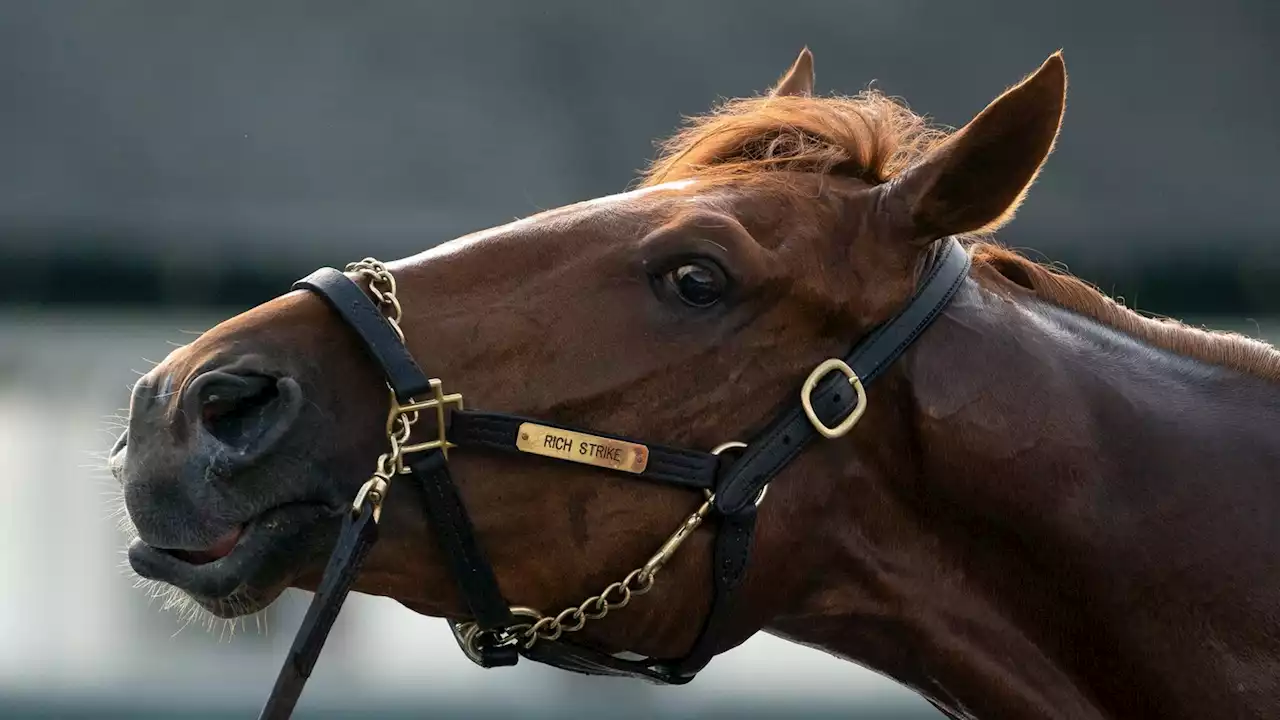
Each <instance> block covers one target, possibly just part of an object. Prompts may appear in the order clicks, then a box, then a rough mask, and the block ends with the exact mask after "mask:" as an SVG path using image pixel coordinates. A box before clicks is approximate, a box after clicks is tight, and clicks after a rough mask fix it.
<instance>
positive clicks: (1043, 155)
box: [878, 51, 1067, 242]
mask: <svg viewBox="0 0 1280 720" xmlns="http://www.w3.org/2000/svg"><path fill="white" fill-rule="evenodd" d="M1066 90H1067V70H1066V65H1065V64H1064V63H1063V61H1062V53H1061V51H1059V52H1056V53H1054V54H1053V55H1051V56H1050V57H1049V59H1048V60H1046V61H1045V62H1044V64H1043V65H1041V66H1040V69H1039V70H1037V71H1035V72H1034V73H1032V74H1031V75H1029V76H1027V77H1026V78H1025V79H1024V80H1023V81H1022V82H1020V83H1018V84H1017V85H1015V86H1014V87H1012V88H1011V89H1009V90H1007V91H1006V92H1005V93H1004V94H1003V95H1001V96H1000V97H998V98H996V99H995V100H994V101H992V103H991V104H990V105H988V106H987V107H986V108H985V109H984V110H983V111H982V112H981V113H979V114H978V116H977V117H975V118H974V119H973V120H972V121H970V122H969V124H968V125H965V126H964V127H963V128H961V129H960V130H959V131H958V132H956V133H955V134H954V135H952V136H951V137H949V138H947V139H946V140H945V141H943V142H942V143H941V144H940V145H939V146H938V147H936V148H934V149H933V150H932V151H930V152H929V153H928V154H927V155H926V156H925V157H924V158H922V159H921V160H920V161H918V162H917V163H915V164H914V165H912V166H910V167H908V168H907V169H906V170H904V171H902V172H901V173H900V174H899V175H898V176H897V177H895V178H894V179H893V180H891V181H890V182H889V183H886V184H885V185H882V186H880V188H878V191H879V192H882V193H884V197H883V198H882V199H883V200H885V201H887V202H886V204H885V205H883V207H886V208H888V212H889V213H891V214H893V215H899V214H901V215H902V216H903V217H901V218H894V222H895V224H896V222H898V221H899V220H901V221H903V222H907V223H909V224H910V225H911V226H912V227H913V228H914V231H915V239H916V240H917V241H921V242H930V241H933V240H937V239H938V238H942V237H947V236H948V235H957V234H960V233H967V232H975V231H980V230H994V229H996V228H997V227H999V226H1000V225H1003V224H1004V223H1006V222H1008V220H1009V219H1010V218H1012V217H1013V214H1014V212H1015V211H1016V210H1017V208H1018V205H1019V204H1021V202H1022V199H1023V197H1024V196H1025V195H1026V192H1027V189H1028V188H1029V187H1030V186H1031V183H1032V182H1033V181H1034V180H1035V178H1036V175H1037V174H1038V173H1039V172H1040V167H1041V166H1042V165H1043V164H1044V161H1045V159H1047V158H1048V157H1049V153H1050V152H1052V150H1053V145H1054V143H1055V142H1056V140H1057V137H1058V128H1059V127H1060V126H1061V124H1062V112H1063V107H1064V106H1065V104H1066Z"/></svg>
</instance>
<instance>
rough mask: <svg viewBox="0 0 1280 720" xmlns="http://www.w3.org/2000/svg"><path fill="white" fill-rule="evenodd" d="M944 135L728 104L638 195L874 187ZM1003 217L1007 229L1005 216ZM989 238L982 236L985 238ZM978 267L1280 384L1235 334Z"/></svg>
mask: <svg viewBox="0 0 1280 720" xmlns="http://www.w3.org/2000/svg"><path fill="white" fill-rule="evenodd" d="M948 135H949V132H948V131H947V130H945V129H942V128H938V127H935V126H931V125H930V124H929V123H928V121H927V120H926V119H925V118H924V117H921V116H920V115H917V114H916V113H914V112H912V111H911V110H910V109H908V108H907V107H906V106H905V105H903V104H901V103H900V102H899V101H897V100H895V99H891V98H888V97H886V96H884V95H882V94H881V93H879V92H876V91H873V90H867V91H864V92H862V93H860V94H858V95H856V96H852V97H840V96H829V97H814V96H791V95H784V96H762V97H751V98H738V99H733V100H729V101H727V102H725V103H723V104H722V105H720V106H719V107H718V108H716V109H714V110H712V111H711V112H710V113H708V114H706V115H701V116H695V117H690V118H686V119H685V125H684V126H683V127H682V128H681V129H680V130H679V131H678V132H676V134H674V135H673V136H672V137H671V138H669V139H668V140H666V141H665V142H663V143H661V144H660V145H659V148H660V153H659V155H658V157H657V158H656V159H655V160H654V162H652V163H651V164H650V166H649V168H648V169H647V171H646V172H644V173H643V175H642V176H641V182H640V186H641V187H646V186H653V185H658V184H661V183H664V182H669V181H673V180H684V179H691V178H694V177H696V178H698V179H699V180H701V181H710V182H715V181H722V180H732V179H738V180H742V179H749V178H750V177H752V176H764V175H766V174H767V173H771V172H809V173H823V174H832V175H841V176H847V177H855V178H859V179H861V180H863V181H865V182H867V183H870V184H873V185H878V184H881V183H884V182H887V181H889V180H890V179H891V178H893V176H894V175H895V174H897V173H898V172H900V171H902V170H903V169H905V168H907V167H909V166H910V165H911V164H912V163H913V162H915V161H916V160H917V159H919V158H920V157H922V156H924V155H926V154H927V153H928V152H929V151H930V150H931V149H933V148H934V147H935V146H936V145H937V144H938V143H940V142H942V141H943V140H945V139H946V138H947V137H948ZM1012 214H1013V213H1012V209H1011V212H1009V213H1006V215H1005V218H1004V219H1005V220H1006V221H1007V220H1008V219H1009V218H1010V217H1011V216H1012ZM994 229H995V228H986V229H984V230H983V233H982V236H983V237H988V236H989V234H990V233H991V232H992V231H993V230H994ZM965 243H966V245H967V246H968V247H969V249H970V252H971V253H972V255H973V258H974V263H975V266H985V267H989V268H991V269H992V270H994V271H995V272H997V273H999V274H1000V275H1002V276H1004V277H1005V278H1006V279H1008V280H1010V281H1011V282H1014V283H1016V284H1017V285H1019V286H1021V287H1023V288H1024V289H1026V290H1028V291H1030V292H1032V293H1034V295H1035V296H1036V297H1037V298H1039V299H1040V300H1042V301H1045V302H1048V303H1051V304H1054V305H1057V306H1059V307H1061V308H1064V309H1066V310H1069V311H1071V312H1075V313H1078V314H1080V315H1084V316H1086V317H1089V318H1091V319H1093V320H1094V321H1096V322H1099V323H1102V324H1104V325H1107V326H1109V327H1111V328H1113V329H1115V330H1117V331H1120V332H1123V333H1125V334H1127V335H1129V336H1131V337H1134V338H1136V339H1139V340H1142V341H1144V342H1147V343H1148V344H1150V345H1153V346H1155V347H1159V348H1162V349H1164V350H1167V351H1170V352H1173V353H1176V354H1179V355H1184V356H1187V357H1191V358H1194V359H1197V360H1200V361H1202V362H1206V363H1209V364H1213V365H1219V366H1224V367H1228V368H1232V369H1235V370H1238V371H1240V372H1244V373H1249V374H1253V375H1257V376H1260V377H1262V378H1264V379H1268V380H1272V381H1280V352H1277V351H1276V349H1275V348H1274V347H1272V346H1271V345H1270V344H1268V343H1266V342H1263V341H1260V340H1256V339H1253V338H1250V337H1246V336H1244V335H1241V334H1239V333H1234V332H1228V331H1217V330H1205V329H1200V328H1194V327H1191V326H1189V325H1186V324H1184V323H1182V322H1179V321H1177V320H1174V319H1170V318H1157V317H1150V316H1147V315H1142V314H1139V313H1138V312H1136V311H1134V310H1132V309H1130V308H1128V307H1126V306H1125V305H1123V304H1122V303H1120V302H1117V301H1116V300H1114V299H1112V298H1110V297H1108V296H1107V295H1106V294H1104V293H1103V292H1101V291H1100V290H1099V289H1098V288H1096V287H1094V286H1093V285H1090V284H1088V283H1086V282H1084V281H1083V280H1080V279H1078V278H1076V277H1074V276H1072V275H1070V274H1067V273H1066V272H1064V271H1062V270H1060V269H1057V268H1051V267H1048V266H1045V265H1042V264H1040V263H1037V262H1035V261H1033V260H1030V259H1028V258H1026V257H1024V256H1022V255H1020V254H1018V253H1016V252H1014V251H1012V250H1009V249H1007V248H1005V247H1003V246H1000V245H998V244H996V243H994V242H989V241H984V240H979V239H976V238H965Z"/></svg>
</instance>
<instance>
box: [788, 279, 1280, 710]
mask: <svg viewBox="0 0 1280 720" xmlns="http://www.w3.org/2000/svg"><path fill="white" fill-rule="evenodd" d="M877 390H878V391H880V392H878V393H877V395H876V397H874V398H873V400H872V402H873V403H877V404H878V405H879V406H880V412H879V417H878V418H877V419H876V421H875V423H876V424H875V425H874V426H873V427H875V428H876V430H877V432H875V434H874V437H872V436H870V435H868V436H866V437H862V438H860V439H857V440H854V441H853V442H850V443H848V444H846V445H845V446H843V448H842V449H841V451H840V452H841V453H843V454H844V457H843V458H841V459H834V456H835V455H836V454H838V453H837V452H836V451H835V450H833V449H830V448H828V449H825V450H823V451H822V452H821V453H819V457H817V458H814V459H813V460H812V464H811V465H810V468H809V470H808V471H807V472H813V473H816V472H823V471H825V472H826V473H827V477H828V479H833V481H834V483H835V485H836V486H837V487H841V488H843V489H844V492H843V493H841V492H825V493H823V492H820V493H818V494H819V495H820V496H822V497H824V498H828V501H827V502H828V508H829V509H826V510H822V509H819V508H817V507H815V508H812V512H813V513H814V515H815V518H814V520H815V521H814V522H812V524H811V526H810V527H811V530H810V533H811V534H810V535H809V537H808V538H807V540H806V543H807V544H808V546H810V547H815V548H822V549H823V550H822V551H821V552H817V553H815V554H814V557H815V560H816V563H817V565H818V567H815V568H813V570H814V571H815V572H817V573H818V574H819V577H821V578H822V579H821V580H820V581H818V582H816V583H814V584H813V585H812V586H811V587H810V588H809V589H808V592H805V593H803V594H802V595H801V597H802V599H801V600H799V601H797V602H795V603H794V604H793V605H792V606H791V608H790V609H789V610H788V611H786V612H783V613H780V614H779V616H778V617H777V618H775V620H774V622H773V623H772V624H771V625H770V630H771V631H772V632H775V633H777V634H779V635H782V636H784V637H788V638H790V639H793V640H796V641H798V642H802V643H805V644H809V645H815V646H819V647H822V648H824V649H827V650H829V651H831V652H834V653H836V654H838V655H843V656H846V657H849V658H851V659H854V660H856V661H859V662H862V663H863V664H866V665H868V666H871V667H873V668H875V669H877V670H879V671H881V672H884V673H886V674H888V675H890V676H892V677H895V678H896V679H898V680H899V681H901V682H903V683H904V684H906V685H908V686H910V687H913V688H915V689H916V690H918V691H919V692H921V693H922V694H923V695H925V696H926V697H929V698H931V699H933V700H934V701H935V703H936V704H938V705H940V706H942V707H944V708H946V709H948V710H949V712H950V713H952V714H954V715H955V716H957V717H1012V718H1017V717H1028V718H1030V717H1036V718H1053V717H1071V718H1078V717H1106V716H1123V717H1149V716H1150V717H1154V716H1159V717H1204V716H1208V715H1214V714H1217V713H1223V712H1227V713H1228V714H1232V713H1231V711H1230V710H1231V709H1235V711H1237V712H1239V713H1247V712H1249V711H1250V710H1251V709H1254V708H1258V709H1265V708H1268V707H1274V703H1275V702H1277V694H1278V693H1280V687H1278V686H1277V685H1278V684H1277V681H1276V680H1275V678H1276V677H1277V673H1276V667H1275V665H1276V663H1277V658H1280V639H1278V636H1280V634H1278V633H1276V632H1275V631H1274V630H1275V626H1274V617H1275V614H1276V611H1277V608H1280V576H1278V575H1277V574H1276V573H1274V571H1273V568H1274V567H1275V562H1276V560H1277V557H1278V556H1280V552H1277V548H1280V522H1277V521H1276V518H1277V517H1280V484H1277V483H1276V482H1275V471H1276V470H1277V469H1280V433H1276V432H1275V431H1274V430H1273V428H1275V427H1277V426H1278V425H1280V402H1278V401H1280V388H1278V387H1276V386H1275V385H1273V384H1270V383H1268V382H1266V381H1263V380H1261V379H1258V378H1255V377H1251V376H1246V375H1243V374H1241V373H1238V372H1235V371H1231V370H1226V369H1223V368H1217V367H1210V366H1206V365H1204V364H1201V363H1198V362H1196V361H1193V360H1189V359H1186V358H1183V357H1179V356H1175V355H1172V354H1170V353H1167V352H1164V351H1161V350H1157V349H1154V348H1151V347H1149V346H1146V345H1144V344H1141V343H1139V342H1138V341H1135V340H1133V339H1131V338H1128V337H1124V336H1121V335H1119V334H1117V333H1116V332H1115V331H1113V330H1111V329H1110V328H1106V327H1103V326H1101V325H1098V324H1097V323H1095V322H1093V321H1092V320H1088V319H1085V318H1082V317H1079V316H1076V315H1071V314H1069V313H1067V312H1065V311H1062V310H1060V309H1057V308H1052V307H1048V306H1042V305H1027V304H1019V303H1015V302H1013V301H1011V300H1009V299H1008V298H1006V297H1002V296H1001V295H998V294H996V293H992V292H990V291H988V290H985V289H983V288H981V287H979V286H978V285H977V284H976V283H973V282H970V283H969V286H968V287H967V288H966V289H965V290H964V291H963V292H962V293H961V295H960V296H959V297H958V298H957V300H956V302H955V303H954V304H953V306H952V307H951V308H949V309H948V311H947V313H946V314H945V316H944V317H943V318H941V319H940V320H939V321H938V322H937V323H936V324H935V326H934V327H933V328H931V329H930V331H929V332H928V333H926V334H925V336H924V337H922V338H921V340H920V341H919V342H918V343H917V346H916V347H915V348H913V349H912V350H911V351H910V352H909V353H908V355H907V356H906V357H904V359H903V361H902V362H901V363H900V365H899V368H898V369H897V372H896V373H895V374H894V375H893V376H892V377H890V378H889V379H888V382H886V383H885V385H884V386H881V387H878V388H877ZM870 416H871V413H868V417H870ZM864 422H865V421H864ZM822 456H825V457H822ZM904 458H910V460H909V461H904V460H903V459H904ZM823 463H825V467H823V468H821V469H819V468H817V467H816V466H817V465H821V464H823ZM833 497H842V498H844V499H843V500H842V501H840V502H839V504H838V505H837V504H835V503H830V502H829V498H833ZM1224 591H1225V592H1224ZM1259 658H1261V659H1259ZM1267 658H1270V660H1268V659H1267ZM1232 716H1235V715H1234V714H1233V715H1232Z"/></svg>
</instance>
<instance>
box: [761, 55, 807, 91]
mask: <svg viewBox="0 0 1280 720" xmlns="http://www.w3.org/2000/svg"><path fill="white" fill-rule="evenodd" d="M812 94H813V53H811V52H809V48H807V47H806V48H804V49H802V50H801V51H800V57H798V58H796V61H795V62H794V63H792V64H791V69H790V70H788V71H787V73H786V74H785V75H783V76H782V79H780V80H778V84H777V85H774V86H773V89H772V90H770V91H769V95H770V96H772V97H777V96H778V95H801V96H808V95H812Z"/></svg>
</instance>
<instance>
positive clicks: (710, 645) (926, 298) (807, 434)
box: [673, 238, 971, 676]
mask: <svg viewBox="0 0 1280 720" xmlns="http://www.w3.org/2000/svg"><path fill="white" fill-rule="evenodd" d="M932 259H933V262H932V265H931V267H930V269H929V271H928V272H927V273H926V274H925V276H924V278H922V279H921V281H920V285H919V287H918V289H917V291H916V294H915V296H914V297H913V298H912V299H911V301H910V302H909V303H908V304H907V306H906V307H905V308H903V309H902V311H900V312H899V314H898V315H897V316H895V317H894V318H893V319H891V320H890V321H888V322H886V323H885V324H883V325H881V326H880V327H879V328H878V329H876V330H875V331H873V332H872V333H871V334H870V335H868V336H867V337H866V338H865V339H864V340H862V341H861V342H860V343H858V344H857V345H856V346H855V347H854V349H853V350H852V352H850V353H849V355H848V357H847V358H846V359H845V362H847V363H848V364H849V366H850V367H851V368H853V371H854V372H855V373H856V374H857V375H858V377H859V378H860V379H861V380H862V383H863V386H864V389H865V388H866V387H869V386H870V384H871V382H872V381H873V380H875V379H876V378H877V377H879V376H880V375H881V374H882V373H883V372H884V371H885V370H886V369H887V368H888V367H889V366H890V365H892V364H893V362H894V361H895V360H897V359H898V358H899V357H900V356H901V355H902V353H903V352H904V351H905V350H906V349H907V348H908V347H909V346H910V345H911V343H912V342H914V341H915V340H916V338H918V337H919V336H920V334H921V333H922V332H924V331H925V329H926V328H928V327H929V325H930V324H932V322H933V321H934V320H935V319H937V317H938V315H939V313H941V312H942V310H943V309H944V308H945V307H946V306H947V305H948V304H950V302H951V300H952V298H954V297H955V294H956V293H957V292H958V291H959V289H960V286H961V284H963V282H964V279H965V278H966V277H968V275H969V266H970V263H971V259H970V257H969V253H968V252H966V251H965V249H964V248H963V247H962V246H961V245H960V243H959V241H957V240H956V239H955V238H948V239H947V240H946V241H944V242H943V243H941V248H940V249H939V250H938V251H937V252H936V253H935V254H934V255H933V258H932ZM797 394H798V393H797ZM811 400H812V404H813V408H814V414H815V415H817V416H818V419H820V420H821V421H822V422H823V423H825V424H826V425H827V426H828V427H832V426H834V425H836V424H837V423H838V422H839V421H840V420H841V419H842V418H843V417H845V416H846V415H847V414H848V413H849V412H851V411H853V409H854V408H855V406H856V403H857V396H856V394H855V393H854V391H853V388H852V387H850V385H849V381H848V379H847V378H846V377H845V376H844V374H843V373H840V372H838V371H833V372H832V373H831V374H829V375H828V377H826V378H824V379H823V380H821V381H820V382H819V383H818V385H817V387H816V388H815V390H814V392H813V394H812V396H811ZM817 436H818V432H817V430H815V429H814V427H813V425H812V424H810V422H809V418H808V417H807V416H806V415H805V413H804V409H803V407H801V406H799V405H798V404H796V405H792V406H791V407H790V408H789V409H788V410H787V411H785V412H783V413H782V414H781V415H780V416H779V417H778V418H777V419H776V420H774V421H773V422H772V423H770V424H769V426H768V427H767V428H766V429H765V430H764V431H763V432H761V433H760V434H759V435H757V436H756V438H755V440H754V441H753V442H752V443H751V444H750V445H748V447H747V448H745V449H744V450H743V451H742V454H741V455H740V457H739V459H738V461H737V462H735V463H734V464H733V465H731V466H730V467H729V469H728V471H727V473H726V474H725V476H724V478H723V479H722V480H721V482H720V483H719V485H718V487H717V488H716V496H715V501H714V508H715V510H716V511H717V512H718V513H719V514H720V516H721V519H720V530H719V532H718V533H717V534H716V540H715V559H714V562H715V565H714V576H713V577H714V581H713V585H712V600H711V611H710V613H709V614H708V616H707V620H706V622H705V624H704V626H703V630H702V633H701V634H700V635H699V636H698V639H697V640H696V641H695V643H694V646H693V649H692V650H691V651H690V652H689V655H688V656H686V657H685V658H684V659H682V660H680V661H679V662H678V663H676V666H675V668H674V669H673V673H675V674H685V675H690V676H692V674H695V673H697V672H698V671H699V670H701V669H702V668H703V667H705V666H706V664H707V663H709V662H710V661H711V659H712V658H713V657H715V656H716V654H718V653H721V652H724V650H725V649H727V645H728V643H727V641H726V637H725V636H726V633H727V630H726V628H727V627H728V623H729V618H730V617H731V616H732V614H733V603H734V600H735V598H736V593H735V591H736V590H737V588H738V585H739V584H740V583H741V581H742V577H743V575H744V574H745V571H746V566H747V561H748V559H749V558H750V556H751V543H752V541H753V539H754V537H755V519H756V512H755V510H756V508H755V499H756V497H757V496H758V495H759V493H760V490H761V489H762V488H763V487H764V486H765V485H766V484H768V483H769V481H770V480H772V479H773V478H774V476H776V475H777V473H778V472H779V471H780V470H781V469H782V468H783V467H785V466H786V464H787V463H789V462H791V460H793V459H794V458H795V457H796V455H798V454H799V453H800V451H801V450H803V449H804V447H805V446H806V445H808V443H809V442H811V441H812V440H813V439H814V438H815V437H817Z"/></svg>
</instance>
